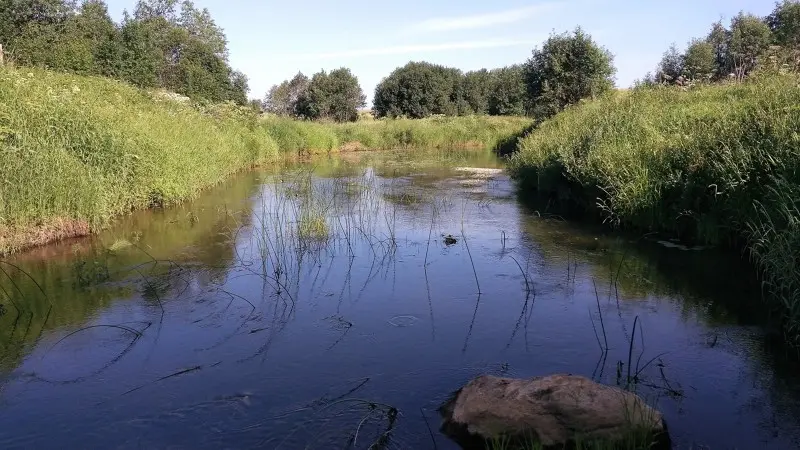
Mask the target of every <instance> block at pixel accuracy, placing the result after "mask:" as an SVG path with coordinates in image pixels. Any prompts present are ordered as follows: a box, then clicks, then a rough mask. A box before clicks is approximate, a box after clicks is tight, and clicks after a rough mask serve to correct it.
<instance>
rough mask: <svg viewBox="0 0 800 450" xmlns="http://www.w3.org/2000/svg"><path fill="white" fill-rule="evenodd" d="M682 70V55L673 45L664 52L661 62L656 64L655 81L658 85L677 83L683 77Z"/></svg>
mask: <svg viewBox="0 0 800 450" xmlns="http://www.w3.org/2000/svg"><path fill="white" fill-rule="evenodd" d="M683 68H684V60H683V54H681V52H680V51H678V47H676V46H675V44H672V45H670V46H669V49H668V50H667V51H666V52H664V55H663V56H662V57H661V61H660V62H659V63H658V69H657V70H656V79H657V80H658V81H659V82H660V83H669V84H674V83H677V82H679V80H680V77H681V76H682V75H683Z"/></svg>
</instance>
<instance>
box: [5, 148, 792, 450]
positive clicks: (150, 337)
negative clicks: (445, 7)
mask: <svg viewBox="0 0 800 450" xmlns="http://www.w3.org/2000/svg"><path fill="white" fill-rule="evenodd" d="M359 159H360V160H361V161H360V162H359ZM470 166H473V167H483V168H486V169H495V168H498V167H500V166H499V164H498V163H497V161H495V160H493V159H490V158H488V157H486V156H485V155H483V154H473V155H471V156H469V155H468V156H464V155H463V154H458V155H456V154H452V153H447V152H438V153H437V154H435V155H434V157H433V158H432V161H429V162H428V163H427V164H425V163H422V162H420V161H419V158H417V160H415V161H413V164H412V161H411V160H409V159H408V155H407V154H393V155H390V156H389V157H387V158H386V159H384V160H381V159H380V157H378V156H376V154H364V155H357V156H353V155H349V156H348V161H345V160H335V159H334V160H331V161H329V162H319V161H317V162H315V163H313V164H306V165H304V166H303V167H299V168H297V170H293V171H288V172H285V173H283V174H282V175H281V176H280V177H278V178H276V177H273V176H270V175H269V174H266V173H261V174H259V173H251V174H246V175H243V176H241V177H239V178H237V179H236V180H231V181H230V182H227V183H225V184H224V185H223V186H220V187H219V188H217V189H215V190H212V191H211V192H209V193H208V194H207V195H204V196H203V197H201V198H199V199H198V200H196V201H195V202H192V203H190V204H187V205H184V206H182V207H179V208H174V209H169V210H165V211H150V212H143V213H137V214H134V215H132V216H131V217H128V218H125V219H123V220H121V221H120V223H119V225H118V226H116V227H115V228H114V229H112V230H109V231H108V232H106V233H103V234H101V235H100V236H99V237H98V238H96V239H93V240H88V241H87V240H84V241H78V242H73V243H65V244H63V245H60V246H52V247H47V248H44V249H39V250H36V251H35V252H32V253H30V254H27V255H21V256H20V257H18V258H16V259H14V261H13V263H14V264H18V265H19V266H20V267H22V268H24V269H26V270H28V271H29V272H30V273H31V275H32V276H33V277H34V278H35V279H36V280H37V282H39V284H40V285H41V286H42V288H43V289H44V291H45V293H46V294H47V295H46V296H45V295H42V294H41V293H40V292H39V291H38V288H37V287H36V286H35V285H34V284H33V283H32V282H31V281H30V280H29V279H27V278H26V277H25V276H23V275H20V274H19V273H18V272H16V269H14V268H13V267H6V269H7V270H8V272H9V274H10V275H11V277H12V278H13V280H14V281H15V283H14V284H12V283H8V282H7V281H8V278H7V277H6V278H3V280H4V283H3V287H4V289H7V290H8V292H9V295H10V296H12V298H13V299H14V302H16V303H15V304H16V305H18V307H19V309H20V310H21V312H22V313H21V314H16V309H15V308H14V306H12V305H9V304H8V303H9V302H3V303H6V304H7V305H6V309H7V313H6V315H4V316H3V317H2V318H0V337H2V339H3V341H2V346H1V347H0V367H1V368H2V370H3V372H4V374H5V375H4V376H5V380H4V381H3V384H2V387H1V388H0V389H1V390H0V399H1V400H0V411H2V414H0V445H2V446H3V447H4V448H10V447H37V448H47V447H53V448H55V447H59V448H60V447H108V446H115V447H117V446H120V447H126V448H127V447H139V446H141V447H145V448H153V447H165V446H168V445H173V444H174V445H181V446H186V447H192V448H195V447H220V446H233V447H255V446H260V447H262V448H305V447H306V446H310V447H312V448H339V447H342V446H344V444H346V442H347V440H348V438H351V437H352V436H353V435H354V434H355V432H356V430H358V435H359V437H358V440H357V443H356V444H357V445H356V447H357V448H367V447H368V446H369V445H370V444H371V443H373V442H375V441H376V440H378V439H381V437H382V436H383V437H385V436H386V435H384V433H386V431H387V430H390V434H389V441H388V442H389V443H388V446H389V448H428V447H432V443H431V441H430V437H429V435H428V431H427V426H426V424H425V419H427V421H428V422H429V423H430V425H431V427H432V428H433V429H434V431H435V430H436V427H437V426H438V423H439V419H438V417H437V416H436V411H435V409H436V407H437V406H438V405H439V404H440V402H441V401H443V400H444V399H445V398H446V396H447V395H448V394H449V393H450V392H451V391H453V390H454V389H456V388H458V387H460V386H461V385H462V384H464V383H465V382H466V381H468V380H469V379H470V378H471V377H473V376H475V375H478V374H481V373H494V374H508V375H510V376H520V377H529V376H535V375H544V374H550V373H556V372H568V373H575V374H582V375H586V376H594V377H595V378H596V379H599V380H602V381H603V382H606V383H609V384H614V383H616V381H617V363H618V361H623V362H624V363H625V364H627V359H628V342H629V341H628V340H629V338H630V335H631V333H632V331H633V329H632V327H633V323H634V318H635V317H638V318H639V319H638V324H637V328H638V330H637V333H636V337H635V344H636V346H635V349H634V353H633V355H634V357H633V363H634V364H633V365H634V366H635V365H636V363H637V361H638V362H639V367H643V366H645V365H646V368H644V369H643V371H642V373H641V374H640V375H641V383H640V384H639V386H638V389H639V391H640V392H641V393H642V394H643V395H644V396H646V397H647V398H648V399H651V400H654V401H658V404H659V406H660V407H661V408H662V410H663V411H664V412H665V414H666V417H667V420H668V425H669V427H670V430H671V431H672V432H673V434H674V439H675V440H676V441H677V442H678V443H679V444H683V445H688V444H691V443H696V444H704V445H711V447H712V448H730V447H733V446H737V447H739V448H763V447H765V446H768V447H769V448H792V447H793V444H795V445H796V444H797V439H798V437H799V436H800V429H798V423H797V419H796V418H795V417H798V415H797V413H798V412H800V411H798V398H800V392H798V386H797V385H796V383H795V382H793V381H792V379H791V378H790V377H789V376H787V375H786V373H787V372H788V373H790V374H791V371H790V370H789V369H787V368H785V367H784V365H785V364H783V363H782V362H781V361H780V359H779V358H776V357H775V356H774V354H773V353H771V352H769V351H767V350H766V349H765V346H766V344H765V343H764V338H763V336H762V333H761V332H760V331H759V328H757V327H756V326H754V325H752V324H753V323H754V322H755V321H754V320H753V318H752V315H751V314H750V312H749V311H744V312H742V311H739V310H738V309H731V308H729V307H725V306H724V305H725V304H738V303H739V301H740V300H741V301H742V302H744V303H752V301H751V300H750V297H751V296H754V295H753V293H752V292H750V291H749V290H748V288H747V286H746V284H745V283H741V284H739V283H735V282H734V281H736V279H737V278H742V277H740V276H738V275H737V272H736V271H735V269H734V268H730V265H729V264H726V263H727V259H726V258H716V259H715V258H713V256H712V257H711V259H709V256H708V254H707V253H704V252H681V251H680V250H676V249H667V248H664V247H661V246H657V245H656V246H650V245H649V244H640V245H638V246H636V247H634V246H632V245H630V244H628V243H626V242H625V240H623V239H617V238H613V237H605V236H600V235H595V234H591V233H589V232H586V231H582V230H580V229H578V228H574V227H571V226H569V225H567V224H566V223H563V222H560V221H558V220H555V219H552V220H544V219H541V218H539V217H537V215H536V214H531V213H527V212H523V211H526V209H525V208H523V207H521V206H519V204H518V202H517V200H516V199H515V197H514V190H513V186H512V185H511V183H510V182H509V181H508V179H507V178H506V176H505V175H504V174H502V173H498V172H497V171H495V170H467V169H461V170H456V169H454V168H458V167H461V168H465V167H470ZM365 167H366V169H365ZM312 170H313V171H314V172H315V173H316V174H317V177H315V178H313V179H312V178H311V177H310V175H309V174H310V171H312ZM332 175H336V176H337V177H346V178H335V179H334V178H330V177H331V176H332ZM261 183H263V184H261ZM320 214H321V215H323V216H324V218H325V223H326V229H327V233H328V235H329V240H328V241H325V242H324V243H322V242H319V241H317V240H314V239H305V238H304V239H298V229H299V228H298V224H299V223H301V222H303V221H304V220H311V219H313V218H315V217H317V216H318V215H320ZM448 235H451V236H453V237H454V238H455V239H456V243H454V244H452V243H451V244H452V245H446V243H445V238H444V237H445V236H448ZM429 238H430V240H429ZM123 239H124V240H125V241H128V242H130V243H131V245H128V246H125V245H114V244H115V243H119V242H122V240H123ZM429 242H430V243H429ZM109 247H113V248H115V249H116V250H115V251H113V252H109V251H107V250H105V249H107V248H109ZM651 247H652V248H651ZM81 261H84V262H86V264H80V262H81ZM473 264H474V269H473ZM522 271H525V272H526V274H525V276H523V275H522ZM105 273H107V274H108V275H107V276H106V275H104V274H105ZM475 274H477V282H476V275H475ZM78 275H82V277H80V279H82V280H94V281H85V282H83V283H76V282H75V280H76V278H79V277H78ZM0 277H2V275H0ZM715 278H718V279H721V280H722V281H715V280H714V279H715ZM526 280H528V282H527V284H526ZM478 283H479V285H480V292H481V295H478V291H479V289H478ZM526 286H527V288H526ZM595 287H596V289H597V296H596V295H595ZM527 291H530V292H527ZM598 297H599V307H600V310H601V311H602V316H603V325H604V327H605V330H606V333H607V339H608V343H609V347H610V350H609V352H608V355H607V357H606V358H605V359H604V360H603V359H601V358H600V356H601V354H600V351H599V348H598V342H597V337H596V335H595V332H594V329H593V326H592V324H593V323H594V325H595V326H596V327H598V332H599V333H601V331H600V328H599V327H600V322H599V313H598V311H597V309H598V301H597V298H598ZM3 298H4V297H3ZM101 325H102V326H101ZM107 325H111V326H107ZM81 327H92V328H86V329H83V330H82V331H79V332H77V333H75V334H73V335H70V336H69V337H66V338H65V336H68V335H69V334H70V333H73V332H75V331H76V330H79V329H81ZM640 332H641V333H640ZM600 339H601V340H602V339H603V338H602V336H601V337H600ZM640 354H641V359H640V357H639V355H640ZM120 355H122V356H121V357H120ZM654 358H655V359H654ZM651 360H652V363H650V364H649V365H648V364H647V363H648V362H650V361H651ZM626 372H627V368H626V367H623V369H622V373H623V375H624V374H625V373H626ZM676 394H680V395H676ZM670 395H672V396H670ZM395 411H396V412H398V413H399V414H397V415H396V416H395ZM421 411H422V413H421ZM422 414H424V415H425V416H424V418H423V415H422ZM359 424H361V426H359ZM437 446H438V447H439V448H453V444H452V443H450V442H449V441H447V440H446V439H445V438H443V437H441V436H437Z"/></svg>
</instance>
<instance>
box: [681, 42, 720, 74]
mask: <svg viewBox="0 0 800 450" xmlns="http://www.w3.org/2000/svg"><path fill="white" fill-rule="evenodd" d="M683 66H684V73H685V74H686V76H688V77H689V78H690V79H692V80H705V81H708V80H711V79H712V78H714V76H715V74H716V71H717V61H716V56H715V53H714V45H713V44H711V43H710V42H708V41H706V40H702V39H694V40H692V41H691V42H690V43H689V47H688V48H687V49H686V53H685V54H684V56H683Z"/></svg>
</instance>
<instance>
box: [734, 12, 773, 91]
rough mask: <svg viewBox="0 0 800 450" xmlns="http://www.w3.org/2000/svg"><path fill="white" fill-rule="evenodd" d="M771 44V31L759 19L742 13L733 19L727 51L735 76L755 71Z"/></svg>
mask: <svg viewBox="0 0 800 450" xmlns="http://www.w3.org/2000/svg"><path fill="white" fill-rule="evenodd" d="M771 42H772V31H771V30H770V29H769V25H767V24H766V23H765V22H764V21H762V20H761V19H760V18H759V17H756V16H754V15H752V14H744V13H740V14H739V15H738V16H736V17H734V18H733V20H731V37H730V43H729V44H728V51H729V55H730V57H731V58H732V62H733V67H734V68H735V70H736V73H737V75H739V76H744V75H747V74H748V73H750V72H751V71H752V70H753V69H755V68H756V66H757V65H758V60H759V57H760V56H762V55H763V54H764V53H765V52H766V50H767V49H768V48H769V46H770V43H771Z"/></svg>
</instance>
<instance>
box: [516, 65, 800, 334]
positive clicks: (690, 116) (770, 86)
mask: <svg viewBox="0 0 800 450" xmlns="http://www.w3.org/2000/svg"><path fill="white" fill-rule="evenodd" d="M799 82H800V80H799V79H798V77H797V76H795V75H762V76H759V77H754V78H753V79H751V80H749V81H748V82H745V83H738V84H722V85H711V86H699V87H695V88H692V89H689V90H682V89H675V88H665V87H657V88H650V89H634V90H631V91H627V92H625V93H624V94H619V93H614V94H612V95H609V96H607V97H605V98H603V99H600V100H597V101H594V102H587V103H585V104H582V105H578V106H575V107H572V108H570V109H568V110H567V111H565V112H563V113H561V114H559V115H557V116H556V117H554V118H553V119H551V120H548V121H546V122H544V123H543V124H542V125H541V126H540V127H539V128H538V129H537V130H535V131H534V132H533V133H531V134H530V135H529V136H527V137H526V138H525V139H523V140H522V141H521V142H520V145H519V152H518V153H517V154H516V155H514V156H513V157H512V159H511V163H510V168H511V170H512V173H513V174H514V175H515V176H516V177H517V178H518V179H519V180H520V181H521V184H522V186H523V188H524V189H525V190H527V191H530V192H534V191H535V192H538V194H540V195H545V196H547V197H549V198H550V200H551V201H552V200H555V201H559V200H567V201H569V202H570V203H574V204H577V205H578V206H579V207H580V208H581V209H583V210H586V211H594V212H596V213H597V215H598V216H600V217H601V218H602V219H603V220H605V221H607V222H610V223H612V224H615V225H618V226H620V227H625V228H632V229H637V230H642V231H661V232H668V233H671V234H675V235H679V236H681V237H683V238H685V239H687V240H693V241H697V242H700V243H707V244H713V245H727V246H734V247H739V246H744V247H746V248H748V249H749V250H750V254H751V255H752V257H753V258H754V261H755V263H756V264H757V266H758V267H759V269H760V271H761V272H762V275H763V280H764V283H765V287H766V288H767V290H768V291H769V293H770V294H772V295H771V296H770V297H771V298H776V299H777V302H776V303H775V305H776V306H777V308H778V309H779V310H780V311H781V312H782V313H783V315H784V318H785V323H786V325H787V327H786V330H787V332H788V333H787V337H788V338H789V339H790V340H793V341H795V342H797V339H798V336H800V298H798V294H797V292H798V291H800V289H799V288H800V260H798V259H797V256H796V255H797V248H798V247H797V244H798V242H800V237H798V236H800V227H798V225H797V224H798V223H800V213H799V212H798V210H799V209H800V208H799V207H800V196H798V195H797V193H798V191H800V188H799V187H798V186H800V134H798V131H797V130H800V108H798V105H800V88H799V87H798V83H799Z"/></svg>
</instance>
